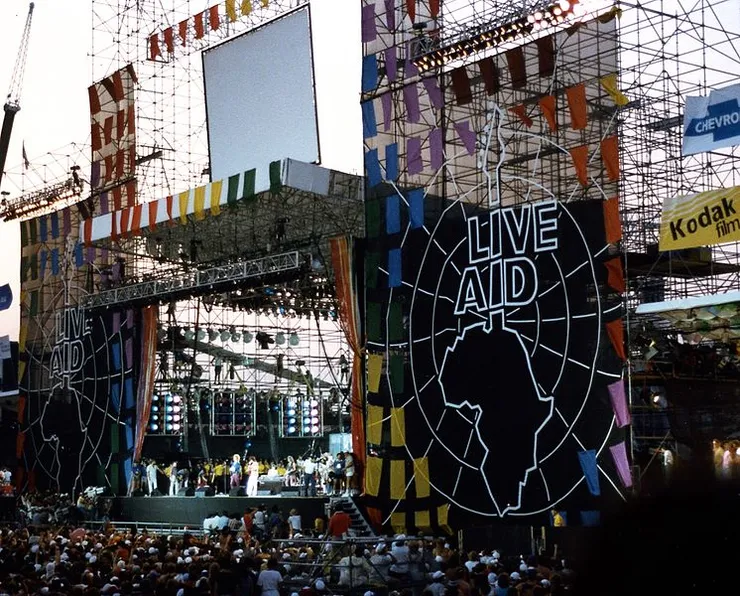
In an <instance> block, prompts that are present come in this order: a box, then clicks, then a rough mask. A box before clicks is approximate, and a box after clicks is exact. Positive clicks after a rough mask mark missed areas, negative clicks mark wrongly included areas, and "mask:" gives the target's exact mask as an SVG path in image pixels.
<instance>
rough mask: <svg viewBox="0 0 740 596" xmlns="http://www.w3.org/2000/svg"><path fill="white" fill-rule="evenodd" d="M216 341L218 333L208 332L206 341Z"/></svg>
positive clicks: (214, 331) (211, 330)
mask: <svg viewBox="0 0 740 596" xmlns="http://www.w3.org/2000/svg"><path fill="white" fill-rule="evenodd" d="M216 339H218V331H216V330H215V329H209V330H208V341H216Z"/></svg>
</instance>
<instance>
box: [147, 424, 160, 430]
mask: <svg viewBox="0 0 740 596" xmlns="http://www.w3.org/2000/svg"><path fill="white" fill-rule="evenodd" d="M149 428H150V429H151V430H153V431H157V430H159V425H158V424H152V425H151V426H150V427H149Z"/></svg>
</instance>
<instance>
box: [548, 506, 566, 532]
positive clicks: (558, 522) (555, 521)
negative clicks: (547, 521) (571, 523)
mask: <svg viewBox="0 0 740 596" xmlns="http://www.w3.org/2000/svg"><path fill="white" fill-rule="evenodd" d="M550 513H552V525H553V526H555V527H556V528H564V527H565V518H564V517H563V516H562V515H561V514H560V512H559V511H556V510H555V509H553V510H552V511H551V512H550Z"/></svg>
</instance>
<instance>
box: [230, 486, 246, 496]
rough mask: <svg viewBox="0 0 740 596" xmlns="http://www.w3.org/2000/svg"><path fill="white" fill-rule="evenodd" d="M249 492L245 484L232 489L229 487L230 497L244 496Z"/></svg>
mask: <svg viewBox="0 0 740 596" xmlns="http://www.w3.org/2000/svg"><path fill="white" fill-rule="evenodd" d="M246 494H247V493H246V492H245V491H244V487H243V486H237V487H234V488H232V489H229V496H230V497H243V496H244V495H246Z"/></svg>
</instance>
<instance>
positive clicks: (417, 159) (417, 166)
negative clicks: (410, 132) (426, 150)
mask: <svg viewBox="0 0 740 596" xmlns="http://www.w3.org/2000/svg"><path fill="white" fill-rule="evenodd" d="M406 164H407V165H406V168H407V170H408V173H409V174H421V172H422V170H423V169H424V166H423V164H422V162H421V139H420V138H419V137H409V138H408V140H407V141H406Z"/></svg>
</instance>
